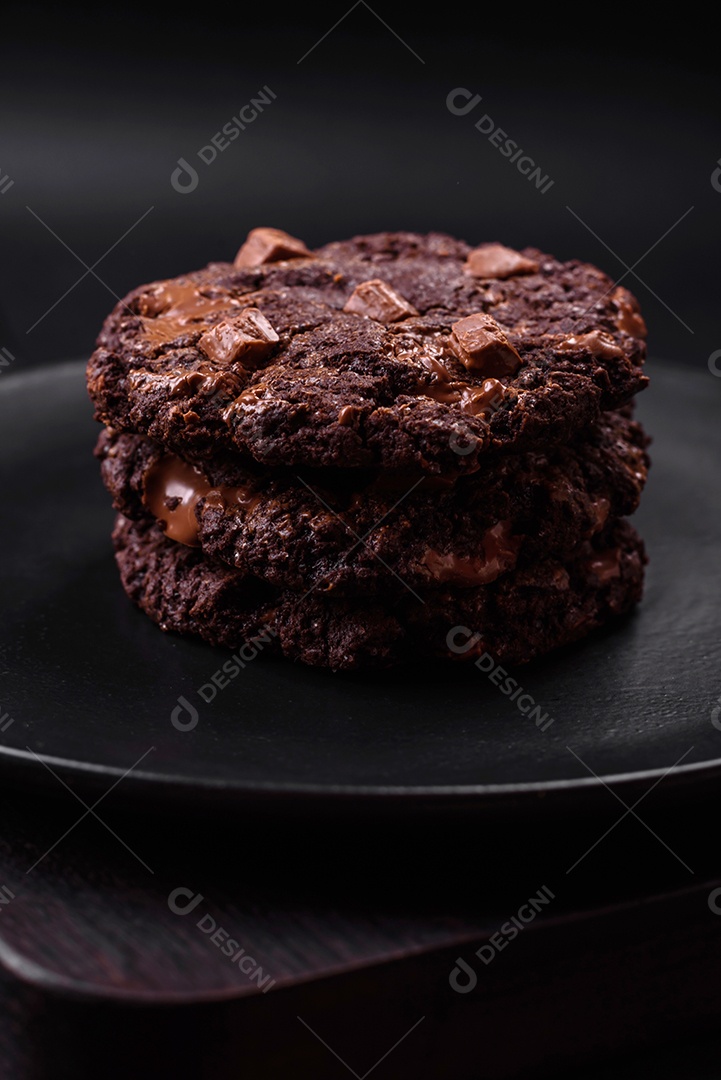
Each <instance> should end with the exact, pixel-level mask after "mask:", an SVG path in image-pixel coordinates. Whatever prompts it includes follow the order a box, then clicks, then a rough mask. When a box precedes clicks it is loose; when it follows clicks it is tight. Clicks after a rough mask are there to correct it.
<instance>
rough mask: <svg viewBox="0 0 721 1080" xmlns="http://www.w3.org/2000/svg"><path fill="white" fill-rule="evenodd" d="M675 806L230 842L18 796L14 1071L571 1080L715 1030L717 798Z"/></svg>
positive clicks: (242, 833) (12, 804)
mask: <svg viewBox="0 0 721 1080" xmlns="http://www.w3.org/2000/svg"><path fill="white" fill-rule="evenodd" d="M61 794H62V793H61ZM653 800H654V796H653V794H651V795H650V796H649V798H648V800H647V802H648V805H647V806H646V807H645V810H644V822H645V824H644V825H641V824H640V823H639V822H637V821H635V820H633V819H632V817H630V816H628V817H627V818H626V819H625V820H624V821H622V822H621V823H620V824H618V819H619V817H620V816H621V813H622V812H623V811H622V809H619V808H618V807H617V806H613V805H609V813H608V815H599V816H596V817H594V818H586V819H583V820H577V821H563V820H561V821H558V822H557V823H556V824H555V825H553V826H552V827H549V824H548V822H547V821H545V820H544V821H543V823H542V825H541V827H540V828H539V829H536V830H534V829H533V827H532V824H531V823H526V825H524V826H523V827H521V828H518V829H516V830H514V831H512V832H511V833H509V832H508V831H506V832H504V833H502V834H495V835H494V834H493V833H492V831H488V830H486V831H484V833H482V834H480V833H478V832H472V831H469V832H467V833H463V832H462V831H459V830H458V829H457V828H454V830H453V831H450V832H449V831H448V830H446V829H445V827H444V825H443V823H442V822H440V823H439V825H438V828H437V829H434V828H433V827H432V826H431V827H428V826H427V825H424V827H423V829H422V830H416V831H415V832H414V831H413V830H408V829H407V827H406V828H404V829H403V830H396V829H392V828H389V827H387V826H383V825H381V826H378V827H375V828H374V827H373V826H369V825H368V824H367V823H366V824H365V825H364V826H363V827H362V829H358V828H354V827H353V826H352V825H351V824H350V823H347V822H343V823H340V824H339V825H338V826H337V827H334V826H333V825H332V824H329V823H328V822H325V823H324V822H321V821H319V822H317V823H315V825H312V824H309V823H308V822H306V821H304V822H300V823H298V825H297V826H294V824H293V823H292V822H290V821H287V822H283V823H280V824H279V823H271V822H269V821H262V820H260V819H257V818H256V819H255V820H249V821H242V822H237V823H236V824H235V826H234V827H232V828H231V827H229V826H228V825H226V826H225V827H223V828H222V829H221V828H220V827H219V825H218V824H217V822H215V821H214V820H213V819H212V818H207V819H206V818H203V817H195V818H194V819H192V820H182V819H180V820H178V819H177V818H173V817H171V816H164V815H163V814H162V812H161V813H155V814H153V816H152V818H151V816H150V815H147V814H146V815H145V816H143V815H142V814H139V815H137V816H133V815H129V814H128V813H127V812H126V811H123V812H122V813H119V812H117V810H114V808H113V806H112V805H111V804H110V800H109V801H108V805H107V806H106V807H104V811H103V822H104V824H100V823H99V822H97V821H95V820H93V819H92V818H85V820H83V821H82V822H80V824H78V825H77V826H76V827H74V828H72V826H73V824H74V823H75V822H77V820H78V818H79V816H80V815H81V814H82V812H83V811H82V808H81V807H78V805H77V804H76V803H75V800H73V799H72V796H70V795H69V794H67V795H66V798H65V799H63V798H58V799H55V800H52V801H45V800H41V799H39V798H38V797H37V796H35V795H28V794H27V793H21V792H15V791H7V790H6V791H5V793H4V795H3V797H2V800H1V806H0V811H1V820H2V826H3V827H2V837H3V839H2V843H1V844H0V886H5V887H6V888H9V889H10V890H11V891H12V892H13V893H14V894H15V896H14V899H12V900H11V901H10V903H8V904H7V905H4V906H3V907H2V909H1V910H2V914H1V915H0V960H1V961H2V967H3V982H4V987H3V993H4V995H5V999H4V1006H5V1007H4V1008H3V1010H2V1024H0V1047H2V1050H3V1053H4V1054H5V1057H6V1060H7V1064H6V1065H5V1066H4V1069H5V1071H4V1072H0V1076H2V1077H3V1080H5V1077H6V1076H7V1077H9V1078H10V1080H15V1077H16V1076H17V1077H18V1078H22V1080H34V1078H35V1077H43V1078H45V1077H47V1078H51V1080H52V1078H55V1077H58V1078H60V1080H64V1078H66V1077H67V1078H73V1080H75V1078H79V1077H80V1078H82V1077H86V1076H87V1077H99V1076H102V1077H108V1078H110V1077H115V1076H118V1077H121V1076H123V1077H127V1076H129V1075H132V1076H139V1077H144V1076H149V1077H150V1076H166V1075H167V1076H172V1077H173V1078H175V1077H186V1076H187V1077H188V1078H190V1077H194V1078H197V1077H201V1078H205V1077H207V1078H209V1080H216V1078H217V1080H225V1078H226V1077H227V1078H230V1077H233V1078H235V1077H238V1076H245V1075H248V1076H252V1077H276V1076H279V1077H280V1076H287V1075H293V1076H300V1077H305V1076H309V1077H314V1078H319V1080H324V1078H326V1077H327V1078H328V1080H332V1078H334V1077H342V1076H347V1075H352V1073H353V1072H355V1073H356V1074H357V1075H358V1076H359V1077H360V1076H364V1075H366V1074H367V1073H368V1071H369V1070H371V1069H373V1075H374V1076H377V1077H378V1078H379V1080H383V1078H384V1077H387V1078H390V1077H397V1076H414V1077H419V1078H425V1077H428V1078H431V1077H451V1078H456V1077H457V1078H459V1080H460V1078H466V1077H469V1078H470V1077H479V1076H484V1077H491V1078H493V1077H498V1078H501V1077H513V1076H526V1075H528V1076H531V1075H533V1076H545V1075H549V1076H550V1075H556V1074H560V1073H562V1072H563V1071H564V1070H570V1073H569V1075H574V1071H573V1070H579V1069H586V1068H588V1067H590V1064H592V1063H595V1064H596V1065H597V1064H598V1062H599V1060H601V1061H602V1060H603V1059H604V1057H606V1056H607V1055H609V1054H611V1053H613V1052H614V1051H623V1052H625V1053H628V1052H630V1051H632V1050H636V1051H639V1052H640V1051H642V1050H644V1049H645V1050H646V1051H650V1050H652V1049H653V1048H654V1047H657V1046H658V1043H659V1041H664V1040H670V1041H671V1040H674V1039H676V1040H677V1039H679V1038H680V1037H682V1036H684V1035H686V1036H689V1035H693V1036H694V1037H696V1036H698V1037H701V1036H704V1037H705V1036H707V1035H708V1033H710V1032H712V1031H713V1030H714V1028H715V1027H717V1026H718V1023H719V1018H720V1017H721V983H719V980H718V977H717V975H718V971H719V970H720V969H721V915H716V914H714V913H713V912H712V911H711V910H710V908H709V905H708V896H709V892H710V890H711V889H712V888H714V887H716V884H717V879H718V880H721V873H719V872H718V867H716V872H715V871H714V864H715V861H716V853H715V851H714V850H713V848H714V845H713V842H712V830H711V822H712V821H713V814H714V807H713V806H712V805H707V804H704V803H699V804H698V805H696V806H690V807H689V809H688V813H687V814H686V815H684V818H683V820H681V819H680V818H679V815H678V813H674V814H669V811H668V809H667V808H665V807H664V806H663V804H662V803H661V801H659V802H658V803H657V804H656V803H654V801H653ZM609 803H610V804H611V803H613V800H612V799H610V800H609ZM68 829H70V830H71V831H70V832H69V833H68V834H67V836H65V838H64V839H62V840H60V842H59V843H57V844H56V841H58V840H59V838H60V837H62V836H63V834H64V833H65V832H66V830H68ZM111 829H112V833H111V832H110V831H109V830H111ZM609 829H610V832H608V834H607V836H606V837H605V838H604V839H603V840H600V839H599V838H600V837H601V836H602V835H603V834H604V832H606V830H609ZM649 829H652V830H653V832H654V833H655V834H656V835H655V836H654V835H652V833H651V832H649ZM113 834H115V835H113ZM596 841H599V842H598V843H596ZM53 844H56V846H55V847H54V848H53V850H52V851H51V852H50V853H49V854H47V855H45V857H42V856H43V854H44V852H45V851H47V849H48V848H50V847H51V845H53ZM592 845H595V846H592ZM589 849H590V850H589ZM669 849H671V850H669ZM131 850H132V852H135V854H136V855H138V856H140V858H142V859H143V861H144V863H145V864H146V865H145V866H144V865H142V864H141V863H140V862H139V861H138V860H137V858H136V857H135V855H134V854H132V853H131ZM586 850H588V854H587V855H586V856H585V857H584V858H583V859H582V861H581V862H580V863H579V864H578V865H577V866H576V867H575V868H574V869H573V870H571V872H570V873H567V871H568V870H569V867H570V866H571V865H572V863H573V862H574V861H575V860H576V859H578V857H579V856H580V855H582V854H583V853H584V851H586ZM38 859H40V862H37V860H38ZM679 860H682V861H679ZM682 862H683V864H685V865H682ZM34 864H36V865H34ZM31 867H34V868H33V869H32V870H30V868H31ZM29 870H30V872H28V871H29ZM151 870H152V871H153V872H152V873H151V872H150V871H151ZM542 885H546V886H548V887H549V888H550V889H551V890H552V891H553V893H554V894H555V898H554V900H553V902H552V903H551V904H549V905H548V907H546V908H544V909H543V910H542V912H541V913H539V915H538V917H537V918H536V920H535V921H534V922H533V923H531V924H529V925H528V926H527V928H526V929H525V930H524V931H523V933H522V934H519V935H518V937H517V938H516V940H514V941H512V942H510V943H509V945H508V946H507V948H506V949H505V950H504V951H503V952H500V953H498V954H497V955H496V956H495V957H494V959H493V961H492V962H491V963H490V964H488V965H487V966H486V965H483V964H482V962H481V961H480V960H478V959H476V958H474V956H473V953H474V951H475V950H476V949H477V948H478V947H479V945H480V944H482V943H483V942H487V941H488V939H489V936H490V935H491V934H493V933H494V932H495V931H496V930H497V929H498V928H499V926H500V925H501V924H502V923H503V922H504V921H506V920H508V919H509V917H510V916H511V915H514V914H515V913H516V912H517V911H518V910H519V908H520V907H521V905H522V904H523V903H524V902H525V901H526V900H527V899H528V898H529V897H530V896H532V895H535V894H536V893H537V892H538V890H539V888H540V887H541V886H542ZM180 886H183V887H187V888H189V889H192V890H193V891H194V892H196V893H201V894H202V895H203V901H202V902H201V903H199V905H198V907H197V908H196V909H195V911H194V912H193V913H192V914H189V915H185V916H181V915H177V914H174V913H173V912H172V911H171V910H170V908H169V907H168V896H169V894H170V892H171V891H172V890H173V889H175V888H177V887H180ZM205 914H208V915H210V916H211V917H212V918H213V919H214V920H215V923H216V925H217V926H222V927H223V928H225V929H226V930H227V931H228V932H229V933H230V935H231V936H232V937H233V938H235V939H236V940H238V941H239V942H241V943H242V945H243V946H244V947H245V948H246V950H247V952H248V953H250V954H252V956H253V957H254V959H255V960H256V961H257V962H258V963H260V964H261V965H262V967H263V970H264V971H267V972H269V973H270V974H271V976H272V977H273V979H274V980H275V985H274V986H273V988H272V990H271V991H270V992H269V993H265V994H264V993H260V992H259V991H258V987H257V986H256V984H255V983H253V982H251V981H250V980H249V979H248V977H247V975H244V974H243V973H242V972H241V971H240V970H239V969H238V968H237V966H235V965H233V964H232V963H231V962H230V960H229V959H228V958H227V957H224V956H223V954H222V953H221V951H220V949H219V948H217V947H215V946H214V945H213V944H212V943H211V942H210V940H209V938H208V936H207V935H204V934H203V933H202V931H201V930H200V929H199V928H198V926H197V922H198V920H199V918H201V917H202V916H203V915H205ZM458 956H461V957H463V958H465V959H466V960H467V962H470V963H472V964H473V966H474V969H475V970H476V972H477V975H478V984H477V986H476V988H475V989H474V990H473V992H471V993H469V994H466V995H460V994H458V993H456V992H454V991H453V990H452V989H451V987H450V985H449V975H450V972H451V971H452V969H453V968H454V966H455V964H456V959H457V957H458ZM421 1018H423V1019H421ZM404 1035H405V1036H406V1037H405V1038H402V1037H403V1036H404ZM401 1039H402V1041H400V1042H398V1040H401ZM396 1043H398V1045H395V1044H396ZM389 1051H390V1052H389ZM384 1055H387V1056H384ZM340 1059H342V1060H340ZM381 1059H382V1060H381ZM344 1063H345V1064H344ZM578 1075H585V1073H579V1074H578Z"/></svg>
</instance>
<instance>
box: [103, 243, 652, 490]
mask: <svg viewBox="0 0 721 1080" xmlns="http://www.w3.org/2000/svg"><path fill="white" fill-rule="evenodd" d="M644 337H645V326H644V324H643V320H642V318H641V316H640V314H639V311H638V304H637V303H636V300H635V299H634V297H633V296H632V295H631V293H629V292H628V291H627V290H626V289H624V288H619V287H616V286H615V285H614V283H613V282H612V281H611V279H610V278H608V277H607V276H606V275H605V274H603V273H602V272H601V271H600V270H598V269H596V268H595V267H593V266H590V265H588V264H585V263H581V262H578V261H571V262H559V261H557V260H556V259H554V258H553V257H551V256H549V255H544V254H542V253H541V252H540V251H536V250H535V249H533V248H526V249H524V250H523V251H522V252H516V251H513V250H511V249H509V248H506V247H504V246H502V245H500V244H483V245H481V246H480V247H477V248H471V247H470V246H469V245H468V244H466V243H464V242H462V241H460V240H455V239H453V238H452V237H449V236H445V235H442V234H438V233H431V234H429V235H427V236H421V235H417V234H414V233H404V232H402V233H380V234H377V235H373V236H359V237H355V238H354V239H352V240H347V241H343V242H339V243H332V244H327V245H326V246H325V247H322V248H319V249H318V250H317V251H315V252H310V251H309V250H308V249H307V248H306V247H305V245H304V244H303V243H302V242H301V241H299V240H296V239H294V238H293V237H291V236H288V235H287V234H286V233H283V232H281V231H280V230H275V229H255V230H253V232H252V233H251V234H250V236H249V238H248V240H247V241H246V242H245V244H243V246H242V247H241V249H240V251H239V252H238V255H237V256H236V259H235V263H234V264H230V263H212V264H210V265H209V266H208V267H206V268H205V269H204V270H199V271H196V272H194V273H191V274H186V275H183V276H181V277H178V278H175V279H173V280H170V281H161V282H155V283H153V284H150V285H144V286H141V287H140V288H137V289H135V290H133V291H132V292H131V293H130V294H129V295H128V296H127V297H126V298H125V300H123V301H122V302H121V303H120V304H118V305H117V306H116V308H115V309H114V310H113V312H112V313H111V314H110V315H109V317H108V318H107V320H106V321H105V324H104V326H103V329H102V332H101V334H100V336H99V338H98V347H97V348H96V350H95V352H94V353H93V355H92V357H91V359H90V362H89V365H88V387H89V391H90V394H91V397H92V399H93V401H94V403H95V406H96V415H97V417H98V419H100V420H101V421H103V422H104V423H106V424H110V425H112V426H113V427H114V428H116V429H122V430H126V431H134V432H139V433H142V434H145V435H149V436H151V437H152V438H154V439H156V440H157V441H158V442H160V443H162V444H163V445H165V446H166V447H168V448H169V449H171V450H173V451H175V452H176V453H180V454H182V453H183V452H184V451H186V450H187V451H192V452H193V453H194V454H195V455H199V456H201V457H202V456H203V455H204V454H210V453H212V452H213V451H216V450H217V449H218V448H219V447H223V448H225V449H227V450H235V451H237V452H240V453H241V454H243V455H244V456H247V457H249V458H252V459H254V460H256V461H258V462H261V463H264V464H269V465H308V466H343V467H353V466H367V465H377V464H383V465H387V466H391V467H394V468H407V467H414V468H420V469H423V470H425V471H427V472H430V473H444V474H446V475H449V474H455V475H457V474H460V473H463V472H474V471H476V470H477V469H479V468H481V467H482V465H483V461H484V457H485V455H487V454H488V453H498V452H499V451H506V450H508V451H518V450H525V449H529V448H532V447H538V446H541V445H549V444H553V443H558V442H561V441H564V440H565V439H567V438H568V437H570V436H571V435H572V434H573V433H574V432H576V431H578V430H580V429H581V428H583V427H584V426H585V425H586V424H588V423H590V422H591V421H593V420H594V419H595V418H596V417H597V416H598V415H599V413H600V412H602V411H603V410H606V409H612V408H616V407H618V406H620V405H622V404H623V403H624V402H626V401H628V400H629V399H630V398H631V397H632V396H633V395H634V394H635V393H637V392H638V391H639V390H641V389H643V387H644V386H645V385H646V382H647V379H646V377H645V376H644V375H643V372H642V364H643V360H644V356H645V343H644Z"/></svg>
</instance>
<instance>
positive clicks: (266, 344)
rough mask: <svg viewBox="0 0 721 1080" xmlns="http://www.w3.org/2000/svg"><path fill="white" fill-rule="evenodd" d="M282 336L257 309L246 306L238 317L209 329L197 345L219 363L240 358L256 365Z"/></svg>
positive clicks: (245, 362)
mask: <svg viewBox="0 0 721 1080" xmlns="http://www.w3.org/2000/svg"><path fill="white" fill-rule="evenodd" d="M279 340H280V338H279V337H278V335H277V334H276V332H275V330H274V329H273V327H272V326H271V325H270V323H269V322H268V320H267V319H266V317H265V316H264V315H263V314H261V312H260V311H258V308H253V307H249V308H244V309H243V311H241V312H240V314H239V315H238V317H237V318H235V319H232V320H227V321H225V322H220V323H218V324H217V326H214V327H212V329H210V330H206V332H205V333H204V334H203V336H202V337H201V338H200V340H199V341H198V346H199V348H201V349H202V350H203V352H204V353H205V355H206V356H207V357H208V358H209V359H210V360H215V361H216V362H217V363H219V364H232V363H235V362H236V361H241V362H242V363H243V365H244V366H245V367H253V366H255V365H256V364H259V363H260V362H261V361H262V360H265V359H266V357H267V356H269V355H270V354H271V352H272V351H273V347H274V346H275V345H277V344H278V341H279Z"/></svg>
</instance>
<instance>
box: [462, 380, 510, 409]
mask: <svg viewBox="0 0 721 1080" xmlns="http://www.w3.org/2000/svg"><path fill="white" fill-rule="evenodd" d="M504 393H505V391H504V388H503V383H500V382H499V381H498V379H484V380H483V385H482V386H464V388H463V393H462V395H461V409H462V410H463V412H466V413H470V414H471V416H480V415H481V414H482V413H489V412H495V411H496V409H498V408H500V406H501V403H502V401H503V395H504Z"/></svg>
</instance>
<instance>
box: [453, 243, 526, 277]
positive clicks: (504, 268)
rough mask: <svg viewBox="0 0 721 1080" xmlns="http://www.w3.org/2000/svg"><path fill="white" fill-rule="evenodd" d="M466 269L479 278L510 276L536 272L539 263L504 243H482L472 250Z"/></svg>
mask: <svg viewBox="0 0 721 1080" xmlns="http://www.w3.org/2000/svg"><path fill="white" fill-rule="evenodd" d="M465 269H466V270H468V271H469V272H470V273H471V274H473V276H474V277H478V278H509V277H513V276H514V274H533V273H535V271H536V270H538V263H537V262H534V261H533V259H527V258H526V256H525V255H521V253H520V251H514V250H513V248H509V247H504V246H503V244H481V246H480V247H477V248H475V249H474V250H473V251H471V252H470V254H469V256H468V258H467V259H466V266H465Z"/></svg>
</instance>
